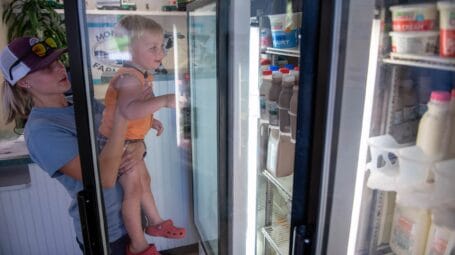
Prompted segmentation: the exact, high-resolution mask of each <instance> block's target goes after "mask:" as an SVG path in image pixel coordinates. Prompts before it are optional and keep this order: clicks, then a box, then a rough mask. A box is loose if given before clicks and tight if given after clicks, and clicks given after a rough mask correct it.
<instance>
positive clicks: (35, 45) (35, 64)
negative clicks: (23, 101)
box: [0, 37, 67, 86]
mask: <svg viewBox="0 0 455 255" xmlns="http://www.w3.org/2000/svg"><path fill="white" fill-rule="evenodd" d="M66 51H67V48H57V45H56V43H55V41H54V40H53V39H52V38H47V39H45V40H40V39H38V38H36V37H20V38H16V39H14V40H13V41H12V42H10V43H9V44H8V46H7V47H5V48H4V49H3V50H2V52H1V53H0V69H1V70H2V73H3V76H4V78H5V80H7V81H8V82H9V84H11V85H13V86H14V85H15V84H16V82H17V81H18V80H20V79H22V78H23V77H24V76H26V75H27V74H29V73H31V72H34V71H37V70H39V69H41V68H44V67H47V66H48V65H49V64H51V63H52V62H54V61H55V60H57V59H58V58H59V57H60V55H62V54H63V53H65V52H66Z"/></svg>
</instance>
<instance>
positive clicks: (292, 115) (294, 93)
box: [289, 86, 299, 140]
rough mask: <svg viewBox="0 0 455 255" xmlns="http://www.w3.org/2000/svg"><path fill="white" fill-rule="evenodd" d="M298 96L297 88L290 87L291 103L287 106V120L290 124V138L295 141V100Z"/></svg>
mask: <svg viewBox="0 0 455 255" xmlns="http://www.w3.org/2000/svg"><path fill="white" fill-rule="evenodd" d="M298 96H299V87H297V86H294V87H292V96H291V102H290V105H289V119H290V122H291V138H292V139H293V140H295V134H296V131H297V103H298V101H297V99H298Z"/></svg>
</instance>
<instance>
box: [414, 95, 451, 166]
mask: <svg viewBox="0 0 455 255" xmlns="http://www.w3.org/2000/svg"><path fill="white" fill-rule="evenodd" d="M449 103H450V93H449V92H446V91H433V92H431V98H430V102H429V103H428V111H427V112H426V113H425V114H424V115H423V116H422V119H420V123H419V129H418V132H417V141H416V145H417V146H418V147H420V148H421V149H422V151H423V152H424V153H425V154H426V155H427V156H429V157H430V158H432V159H433V160H441V159H443V158H445V157H446V155H447V149H448V143H449V142H448V140H449V139H448V138H449V136H448V132H449V125H450V122H449V118H448V112H449Z"/></svg>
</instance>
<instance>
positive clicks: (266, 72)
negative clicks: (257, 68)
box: [262, 70, 272, 75]
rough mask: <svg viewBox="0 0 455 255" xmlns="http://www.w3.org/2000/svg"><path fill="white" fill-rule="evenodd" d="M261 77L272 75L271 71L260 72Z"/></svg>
mask: <svg viewBox="0 0 455 255" xmlns="http://www.w3.org/2000/svg"><path fill="white" fill-rule="evenodd" d="M262 75H272V70H264V71H262Z"/></svg>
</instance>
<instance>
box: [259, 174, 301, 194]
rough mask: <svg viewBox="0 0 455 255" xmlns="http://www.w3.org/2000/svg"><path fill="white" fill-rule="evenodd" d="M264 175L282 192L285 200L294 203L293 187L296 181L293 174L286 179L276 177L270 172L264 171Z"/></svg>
mask: <svg viewBox="0 0 455 255" xmlns="http://www.w3.org/2000/svg"><path fill="white" fill-rule="evenodd" d="M262 174H263V175H264V176H265V177H266V178H267V179H268V180H269V181H270V182H271V183H272V184H273V185H274V186H275V187H277V189H278V190H279V191H280V192H279V194H281V195H282V196H283V198H285V199H287V200H289V201H292V185H293V180H294V175H293V174H291V175H289V176H285V177H275V176H273V175H272V174H270V172H269V171H267V170H263V171H262Z"/></svg>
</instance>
